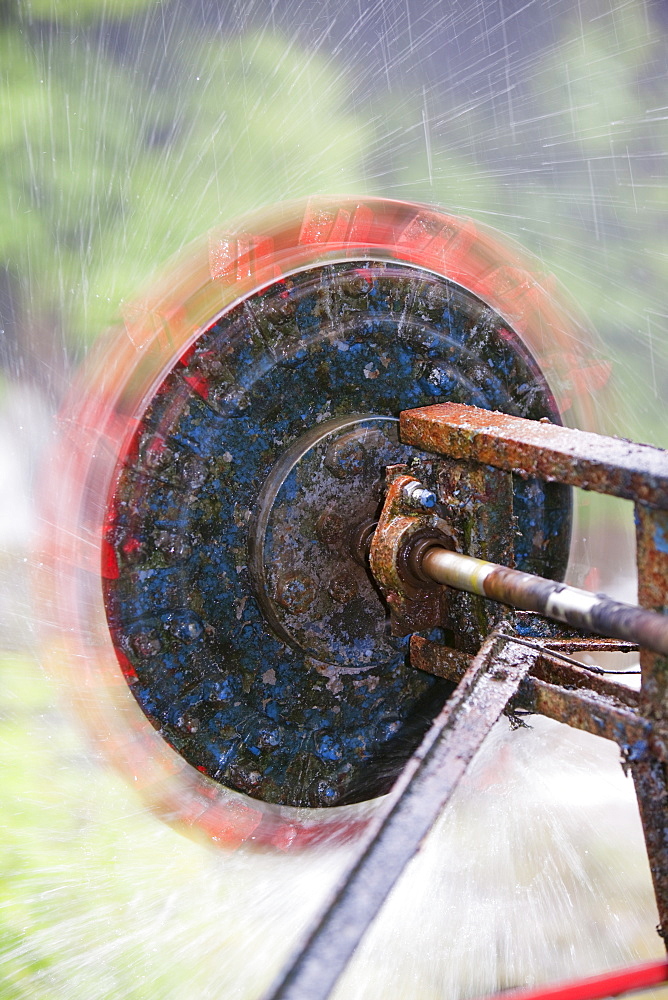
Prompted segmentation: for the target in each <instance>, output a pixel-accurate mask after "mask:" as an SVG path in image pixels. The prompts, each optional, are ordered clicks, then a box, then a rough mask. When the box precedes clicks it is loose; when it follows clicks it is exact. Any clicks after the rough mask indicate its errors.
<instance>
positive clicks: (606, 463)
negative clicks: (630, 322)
mask: <svg viewBox="0 0 668 1000" xmlns="http://www.w3.org/2000/svg"><path fill="white" fill-rule="evenodd" d="M401 438H402V441H403V442H404V443H405V444H410V445H413V446H414V447H416V448H418V449H420V450H421V451H424V452H432V453H435V454H436V455H438V456H439V459H438V460H437V462H435V463H433V464H434V466H435V467H440V472H439V473H438V478H437V481H436V479H434V481H430V482H428V483H425V482H420V481H419V480H417V479H416V478H415V477H414V476H412V475H410V474H409V470H408V469H407V468H406V467H405V466H396V467H392V468H390V469H388V476H387V484H388V485H387V494H386V500H385V504H384V508H383V511H382V514H381V516H380V520H379V523H378V527H377V528H376V531H375V533H374V536H373V540H372V542H371V547H370V553H369V558H370V565H371V569H372V572H373V574H374V576H375V579H376V582H377V583H378V585H379V586H380V588H381V589H382V591H383V593H384V594H385V597H386V600H387V602H388V606H389V608H390V613H391V621H392V629H393V632H394V633H395V634H397V635H406V634H409V633H415V632H416V631H418V630H419V629H427V628H433V627H434V626H439V627H440V628H441V630H442V634H443V635H444V636H445V637H446V641H451V642H452V645H451V646H448V645H444V644H442V643H437V642H434V641H432V640H431V639H426V638H424V637H423V636H419V635H415V634H413V635H412V638H411V643H410V660H411V665H412V666H413V667H414V668H416V669H418V670H423V671H426V672H428V673H430V674H433V675H436V676H438V677H443V678H446V679H448V680H450V681H451V682H453V683H455V684H457V687H456V689H455V692H454V694H453V695H452V696H451V697H450V699H449V700H448V702H447V703H446V705H445V707H444V708H443V710H442V711H441V713H440V714H439V715H438V716H437V718H436V719H435V721H434V723H433V725H432V728H431V729H430V731H429V733H428V734H427V736H426V737H425V739H424V741H423V743H422V745H421V746H420V748H419V749H418V751H417V752H416V753H415V754H414V755H413V757H412V758H411V759H410V761H409V762H408V764H407V765H406V767H405V769H404V771H403V773H402V775H401V776H400V778H399V779H398V780H397V782H396V784H395V785H394V787H393V789H392V791H391V792H390V794H389V796H388V799H387V801H386V803H385V807H384V809H383V811H382V812H381V814H380V816H379V817H378V820H377V822H376V823H375V825H374V826H373V827H372V828H371V829H370V831H369V832H368V835H367V837H366V838H365V840H364V841H363V843H362V844H361V847H360V850H359V852H358V854H357V857H356V858H355V859H354V861H353V863H352V865H351V867H350V869H349V870H348V872H347V873H346V875H345V876H344V878H343V879H342V881H341V883H340V884H339V886H338V888H337V889H336V891H335V893H334V895H333V897H332V899H331V901H330V903H329V905H328V906H327V908H326V909H325V911H324V912H323V914H322V915H321V917H320V919H319V920H318V922H317V924H316V925H315V926H314V928H313V929H312V931H311V933H310V935H309V937H308V939H307V940H306V942H305V944H304V945H303V947H302V948H301V950H300V951H299V953H298V954H297V955H296V956H295V957H294V958H293V960H292V962H291V963H290V964H289V966H288V967H287V968H286V970H285V971H284V973H283V975H282V976H281V977H280V978H279V981H278V982H277V983H276V984H275V985H274V987H273V988H272V990H271V991H270V993H268V994H267V996H266V1000H326V998H327V997H328V996H329V995H330V992H331V990H332V988H333V986H334V984H335V982H336V980H337V979H338V976H339V975H340V973H341V972H342V971H343V969H344V968H345V966H346V964H347V962H348V961H349V959H350V957H351V955H352V953H353V951H354V949H355V947H356V945H357V944H358V942H359V940H360V939H361V937H362V936H363V934H364V932H365V930H366V929H367V927H368V925H369V924H370V923H371V921H372V920H373V918H374V917H375V915H376V913H377V912H378V910H379V909H380V906H381V905H382V902H383V900H384V899H385V898H386V896H387V894H388V892H389V890H390V888H391V887H392V885H393V884H394V882H395V881H396V880H397V879H398V877H399V875H400V874H401V872H402V870H403V869H404V867H405V865H406V863H407V862H408V860H409V859H410V857H412V855H413V854H414V853H415V852H416V851H417V850H418V848H419V846H420V844H421V842H422V840H423V839H424V837H425V836H426V834H427V832H428V830H429V829H430V827H431V825H432V824H433V822H434V821H435V819H436V817H437V815H438V814H439V812H440V811H441V809H442V808H443V807H444V806H445V804H446V803H447V802H448V800H449V798H450V796H451V795H452V793H453V791H454V789H455V788H456V786H457V784H458V783H459V781H460V779H461V777H462V776H463V774H464V773H465V771H466V768H467V767H468V765H469V763H470V761H471V760H472V758H473V756H474V755H475V753H476V751H477V749H478V747H479V746H480V744H481V743H482V741H483V740H484V738H485V736H486V735H487V733H488V732H489V730H490V729H491V727H492V725H493V724H494V722H495V721H496V719H498V717H499V715H500V714H501V713H502V712H506V713H507V714H508V715H509V716H511V718H512V717H513V715H514V714H516V713H518V712H528V713H540V714H543V715H546V716H548V717H550V718H553V719H557V720H558V721H561V722H565V723H567V724H569V725H571V726H574V727H576V728H579V729H582V730H585V731H587V732H590V733H594V734H595V735H599V736H603V737H606V738H608V739H612V740H614V741H615V742H617V744H618V745H619V746H620V749H621V753H622V761H623V765H624V766H625V767H628V768H629V769H630V770H631V772H632V774H633V777H634V781H635V786H636V792H637V797H638V802H639V805H640V812H641V817H642V821H643V827H644V832H645V840H646V844H647V851H648V856H649V861H650V867H651V871H652V876H653V880H654V890H655V895H656V899H657V906H658V910H659V918H660V927H659V933H660V934H661V935H662V936H663V937H664V939H665V938H666V937H667V936H668V825H667V824H666V823H665V819H666V816H667V815H668V783H667V769H666V761H667V760H668V750H667V747H668V738H667V736H668V698H667V696H668V656H667V655H665V654H663V653H660V652H650V651H648V650H647V649H643V648H641V649H640V661H641V671H642V687H641V691H640V692H639V693H638V692H634V691H632V690H630V689H629V688H627V687H624V686H623V685H621V684H618V683H615V682H614V681H611V680H609V679H607V678H606V677H604V676H602V675H600V674H597V673H595V672H592V669H588V668H586V667H585V666H584V665H579V664H578V663H577V662H576V661H574V660H573V659H572V658H571V657H570V656H569V654H571V653H574V652H580V651H585V650H618V651H629V650H632V649H634V648H637V646H636V645H634V643H633V641H630V640H632V639H633V629H631V630H626V631H624V630H621V632H622V635H621V637H620V636H619V632H620V630H619V629H617V630H616V631H617V633H618V637H617V638H605V637H602V636H597V635H588V634H584V633H583V632H582V631H581V630H580V629H579V628H568V627H564V626H563V624H562V625H560V626H558V627H556V626H554V625H553V624H552V623H551V622H550V621H549V620H548V619H547V618H544V617H539V616H538V615H536V614H535V613H533V614H528V613H527V612H526V611H516V612H511V611H509V610H508V609H507V608H504V606H503V605H502V604H500V603H498V602H499V601H500V600H504V598H503V597H502V596H500V594H501V592H496V593H495V594H494V596H495V598H496V600H492V599H489V598H490V596H491V595H490V594H487V593H486V591H485V590H484V588H483V589H475V588H474V589H472V592H471V593H462V592H461V590H455V589H453V586H437V585H435V582H434V578H433V576H431V577H430V576H429V574H428V572H426V569H425V568H424V565H423V563H424V555H425V553H426V552H427V551H428V550H429V546H432V547H433V546H440V547H441V549H442V550H445V551H450V553H452V551H458V552H460V553H461V552H463V550H464V549H467V550H468V551H467V556H473V557H475V558H474V559H469V560H468V562H469V563H474V562H478V563H480V564H481V566H482V567H483V569H481V570H480V571H481V572H484V573H486V574H488V575H489V574H490V573H491V572H492V570H490V569H489V566H490V563H489V560H494V561H495V562H498V563H501V564H502V565H503V566H504V567H509V568H511V567H512V565H513V551H512V535H513V533H514V529H515V523H514V519H513V514H512V481H511V475H514V476H518V475H519V476H521V477H537V478H542V479H544V480H546V481H547V482H549V483H560V484H565V485H567V486H580V487H581V488H583V489H589V490H595V491H598V492H601V493H608V494H611V495H614V496H619V497H624V498H627V499H630V500H632V501H633V502H634V504H635V514H636V524H637V560H638V574H639V597H640V602H641V605H642V606H643V607H644V608H646V609H649V610H651V611H653V612H659V613H661V614H665V612H666V610H667V605H668V456H667V455H666V453H664V452H662V451H660V450H659V449H656V448H650V447H648V446H644V445H634V444H631V443H629V442H622V441H618V440H616V439H612V438H605V437H600V436H598V435H592V434H582V433H581V432H578V431H573V430H569V429H567V428H563V427H557V426H555V425H552V424H550V423H542V422H535V421H529V420H524V419H521V418H516V417H510V416H507V415H506V414H500V413H492V412H489V411H486V410H477V409H475V408H473V407H468V406H462V405H458V404H440V405H437V406H432V407H425V408H423V409H420V410H412V411H407V412H405V413H403V414H402V415H401ZM434 491H436V493H434ZM462 495H463V496H464V498H465V503H463V504H462V503H461V497H462ZM431 496H433V498H434V502H433V503H432V502H431V500H430V499H429V497H431ZM457 497H458V498H459V499H456V498H457ZM492 497H493V498H494V500H495V501H497V502H496V503H491V502H489V501H490V498H492ZM421 501H423V502H421ZM427 501H429V502H427ZM439 504H440V506H439ZM463 512H466V516H464V513H463ZM467 518H468V521H467ZM484 560H486V561H487V562H486V563H485V562H483V561H484ZM450 561H452V560H450ZM427 562H429V560H427ZM484 567H486V568H484ZM497 569H498V567H497ZM469 571H470V572H475V571H476V570H475V567H473V569H471V568H470V566H469V570H466V571H465V572H469ZM463 575H465V573H464V574H463ZM514 576H515V582H517V577H519V576H527V574H525V573H519V574H514ZM528 579H534V580H535V579H536V577H528ZM544 583H547V581H544ZM550 587H551V588H552V590H554V589H555V588H554V585H553V584H552V583H550ZM464 589H468V588H466V587H465V588H464ZM556 589H557V593H558V592H559V587H557V588H556ZM577 594H582V592H581V591H578V592H577ZM475 595H477V596H475ZM590 596H591V599H592V601H594V602H595V601H600V600H601V598H600V596H598V595H596V597H594V595H590ZM577 599H578V598H577V597H576V600H577ZM581 599H582V600H583V601H584V602H585V603H586V595H585V597H584V598H581ZM506 603H508V604H512V601H507V602H506ZM557 603H558V602H557ZM608 603H609V604H612V602H608ZM529 607H533V605H532V604H530V605H529ZM620 607H622V606H620ZM534 610H535V609H534ZM608 610H610V612H611V614H615V613H616V611H615V609H614V608H612V607H611V608H609V609H608ZM636 611H637V609H636ZM547 613H548V614H549V609H547ZM554 617H556V619H557V620H561V621H563V620H564V617H563V616H562V617H561V618H559V615H555V616H554ZM641 617H642V616H641ZM565 620H566V621H568V620H569V619H568V617H566V618H565ZM578 624H582V622H581V621H580V620H579V619H578ZM587 625H588V627H589V628H590V629H591V628H593V627H594V625H593V624H592V623H586V622H585V627H587ZM661 625H662V626H663V623H661ZM599 627H600V626H599ZM490 628H491V634H488V635H487V638H486V639H484V641H483V636H484V635H485V633H486V632H487V633H489V632H490ZM627 632H630V634H627ZM659 648H662V647H661V645H660V644H659ZM662 928H665V929H666V930H663V929H662ZM667 976H668V966H666V964H665V963H655V964H654V965H653V966H652V967H651V968H649V967H648V968H645V967H637V968H635V969H630V970H624V972H623V973H621V974H616V975H614V976H610V975H607V976H604V977H598V978H597V979H596V980H595V981H594V980H582V981H581V982H580V983H578V984H575V986H573V985H572V984H569V985H567V986H566V987H557V988H556V989H555V988H551V989H548V990H547V991H545V992H544V993H543V992H541V991H538V993H532V994H531V996H532V998H537V997H539V996H540V997H542V996H543V995H544V996H545V997H547V996H554V997H555V998H556V997H564V998H566V997H571V996H572V997H573V998H575V997H576V996H577V997H578V1000H585V998H586V1000H593V998H594V997H600V996H603V995H604V994H605V995H607V993H605V990H607V989H608V987H609V986H610V984H613V985H614V984H616V985H620V984H621V985H620V988H623V987H624V986H626V988H629V989H630V988H643V987H645V986H647V985H649V984H653V983H658V982H662V981H663V980H664V979H666V977H667ZM602 991H603V992H602ZM518 1000H519V997H518Z"/></svg>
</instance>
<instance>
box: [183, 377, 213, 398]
mask: <svg viewBox="0 0 668 1000" xmlns="http://www.w3.org/2000/svg"><path fill="white" fill-rule="evenodd" d="M183 381H184V382H187V383H188V385H189V386H190V388H191V389H192V390H193V391H194V392H196V393H197V395H198V396H201V397H202V399H208V398H209V383H208V382H207V380H206V379H205V378H203V377H202V376H201V375H186V376H184V379H183Z"/></svg>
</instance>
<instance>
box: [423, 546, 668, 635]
mask: <svg viewBox="0 0 668 1000" xmlns="http://www.w3.org/2000/svg"><path fill="white" fill-rule="evenodd" d="M419 570H420V572H421V574H422V575H423V576H426V577H429V579H431V580H434V581H435V582H436V583H441V584H445V585H446V586H448V587H454V588H455V589H457V590H466V591H468V593H470V594H478V595H479V596H480V597H488V598H490V599H491V600H493V601H498V602H499V603H500V604H507V605H509V606H510V607H513V608H517V609H519V610H521V611H534V612H536V613H537V614H540V615H544V616H545V617H546V618H553V619H555V620H556V621H559V622H564V623H565V624H567V625H571V626H573V627H574V628H581V629H585V630H586V631H588V632H595V633H598V634H601V635H607V636H611V637H612V638H613V639H627V640H628V641H630V642H633V643H637V645H638V646H642V647H644V648H645V649H651V650H653V651H654V652H656V653H664V654H668V616H666V615H661V614H657V613H655V612H653V611H646V610H644V609H643V608H639V607H636V606H635V605H632V604H624V603H622V602H620V601H613V600H612V599H611V598H609V597H606V596H605V595H604V594H603V595H600V594H592V593H590V592H589V591H587V590H580V589H578V588H577V587H570V586H568V585H567V584H565V583H556V582H555V581H554V580H546V579H544V578H543V577H540V576H532V575H531V574H530V573H522V572H520V571H519V570H516V569H508V568H507V567H505V566H498V565H497V564H496V563H491V562H486V561H485V560H484V559H474V558H473V557H472V556H465V555H461V554H460V553H459V552H450V551H449V550H448V549H445V548H442V547H441V546H438V545H435V546H433V547H431V548H429V549H427V551H426V552H425V553H424V555H422V557H421V559H420V565H419Z"/></svg>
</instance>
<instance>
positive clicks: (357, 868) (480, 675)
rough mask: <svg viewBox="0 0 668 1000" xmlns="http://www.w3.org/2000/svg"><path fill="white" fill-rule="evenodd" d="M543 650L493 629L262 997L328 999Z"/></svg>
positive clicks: (274, 999) (295, 999) (305, 999)
mask: <svg viewBox="0 0 668 1000" xmlns="http://www.w3.org/2000/svg"><path fill="white" fill-rule="evenodd" d="M538 656H540V652H539V651H537V650H531V649H528V648H527V647H526V646H520V645H518V644H514V643H513V642H512V640H511V641H509V640H508V638H507V637H505V636H504V637H502V638H501V637H499V636H498V635H497V634H496V633H493V634H492V635H491V636H490V637H489V638H488V639H487V641H486V642H485V643H484V645H483V647H482V648H481V650H480V652H479V653H478V655H477V656H476V657H475V658H474V659H473V660H472V662H471V664H470V667H469V669H468V670H467V671H466V673H465V675H464V677H463V678H462V679H461V681H460V683H459V686H458V688H457V690H456V691H455V693H454V694H453V696H452V697H451V698H450V699H449V701H448V702H447V704H446V706H445V707H444V709H443V710H442V712H441V713H440V715H438V716H437V718H436V720H435V721H434V723H433V725H432V728H431V730H430V731H429V733H428V734H427V736H426V737H425V739H424V741H423V743H422V745H421V747H420V749H419V750H418V751H417V753H416V754H414V756H413V757H412V758H411V760H410V762H409V763H408V764H407V765H406V768H405V770H404V772H403V773H402V775H401V777H400V778H399V780H398V781H397V783H396V785H395V786H394V788H393V789H392V792H391V794H390V796H389V801H388V803H387V807H386V809H385V811H384V813H383V815H382V817H381V818H380V820H379V821H378V823H377V825H376V827H375V828H374V830H373V831H372V833H371V835H370V836H369V839H368V841H367V843H366V844H365V845H364V847H363V849H362V851H361V852H360V854H359V855H358V857H357V859H356V861H355V862H354V865H353V867H352V869H351V870H350V871H349V872H348V873H347V874H346V876H345V877H344V879H343V880H342V882H341V884H340V885H339V887H338V888H337V890H336V892H335V894H334V897H333V899H332V901H331V903H330V904H329V906H328V908H327V910H326V911H325V912H324V913H323V915H322V916H321V918H320V920H319V921H318V923H317V925H316V926H315V927H314V929H313V930H312V931H311V934H310V935H309V938H308V940H307V941H306V943H305V945H304V946H303V948H302V949H301V951H300V952H299V953H298V955H297V957H296V958H295V959H294V960H293V962H292V963H291V964H290V966H289V967H288V968H287V969H286V970H285V972H284V973H283V975H282V976H281V978H280V980H279V981H278V983H277V984H276V986H275V987H273V988H272V990H271V992H270V993H269V994H267V995H266V997H265V1000H326V998H327V997H328V996H329V995H330V992H331V990H332V988H333V986H334V984H335V982H336V980H337V979H338V977H339V975H340V974H341V972H342V971H343V969H344V968H345V966H346V964H347V962H348V960H349V959H350V956H351V955H352V953H353V951H354V949H355V948H356V946H357V944H358V943H359V941H360V939H361V938H362V936H363V934H364V932H365V931H366V929H367V927H368V926H369V924H370V923H371V921H372V920H373V918H374V917H375V915H376V913H377V912H378V910H379V909H380V907H381V905H382V903H383V901H384V900H385V898H386V897H387V895H388V893H389V891H390V889H391V888H392V886H393V885H394V883H395V882H396V880H397V879H398V878H399V876H400V874H401V872H402V871H403V869H404V867H405V866H406V864H407V863H408V861H409V860H410V859H411V858H412V857H413V855H414V854H415V852H416V851H417V850H418V848H419V846H420V844H421V843H422V841H423V839H424V837H425V836H426V834H427V833H428V831H429V830H430V828H431V826H432V824H433V823H434V821H435V820H436V818H437V816H438V815H439V813H440V811H441V810H442V808H443V807H444V805H445V804H446V802H448V800H449V799H450V797H451V795H452V793H453V792H454V790H455V788H456V787H457V785H458V784H459V781H460V780H461V778H462V776H463V775H464V773H465V771H466V768H467V767H468V765H469V764H470V762H471V760H472V759H473V757H474V755H475V753H476V751H477V750H478V748H479V747H480V745H481V744H482V742H483V740H484V739H485V737H486V736H487V734H488V732H489V731H490V729H491V728H492V726H493V725H494V723H495V722H496V720H497V719H498V718H499V716H500V714H501V713H502V711H503V710H504V708H505V706H506V705H507V704H508V702H509V700H510V699H511V698H512V697H513V695H514V694H515V693H516V692H517V690H518V687H519V685H520V683H521V681H522V679H523V677H525V676H526V674H527V673H528V671H529V670H530V669H531V667H532V665H533V664H534V663H535V661H536V659H537V657H538Z"/></svg>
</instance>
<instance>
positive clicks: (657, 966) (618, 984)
mask: <svg viewBox="0 0 668 1000" xmlns="http://www.w3.org/2000/svg"><path fill="white" fill-rule="evenodd" d="M665 982H668V962H667V961H666V960H665V959H664V960H663V961H660V962H647V963H644V964H643V965H635V966H631V968H629V969H616V970H615V971H614V972H604V973H603V974H602V975H600V976H588V977H587V978H586V979H579V980H577V982H572V983H562V984H561V985H559V986H537V987H536V988H535V989H531V990H508V991H504V992H503V993H502V994H495V996H499V997H503V1000H605V998H607V997H617V996H620V994H622V993H637V992H638V990H648V989H651V987H652V986H660V985H661V984H662V983H665ZM481 1000H482V998H481ZM485 1000H490V998H485Z"/></svg>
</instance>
